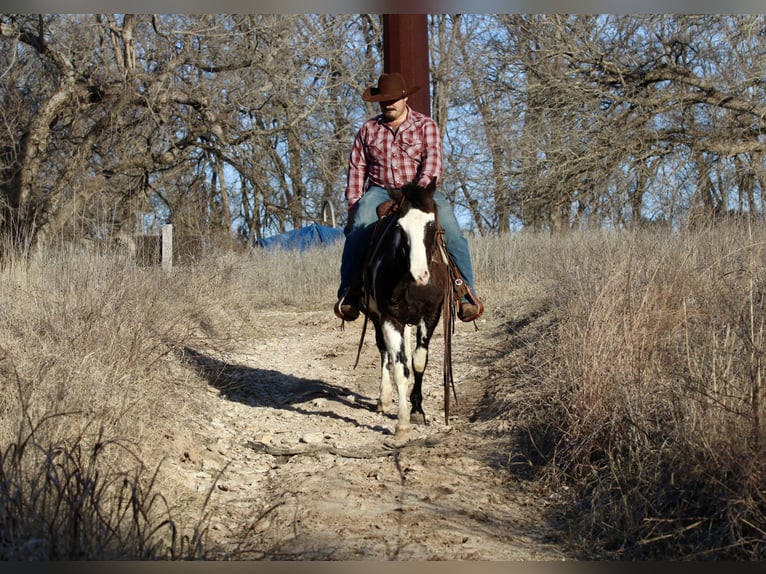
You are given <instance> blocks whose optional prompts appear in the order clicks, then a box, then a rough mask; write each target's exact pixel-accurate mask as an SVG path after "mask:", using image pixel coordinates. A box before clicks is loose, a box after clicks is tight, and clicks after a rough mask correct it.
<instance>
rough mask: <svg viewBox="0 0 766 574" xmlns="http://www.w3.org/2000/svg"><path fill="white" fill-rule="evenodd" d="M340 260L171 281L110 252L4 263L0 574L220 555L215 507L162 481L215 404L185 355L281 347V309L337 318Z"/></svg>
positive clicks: (300, 259) (0, 280)
mask: <svg viewBox="0 0 766 574" xmlns="http://www.w3.org/2000/svg"><path fill="white" fill-rule="evenodd" d="M339 249H340V248H339V247H336V248H334V250H332V249H328V250H326V256H324V257H317V256H316V255H300V254H298V255H296V254H294V253H277V254H266V253H262V252H255V253H253V254H251V255H249V256H246V255H237V254H225V255H218V256H210V257H209V258H207V259H206V260H205V261H204V262H202V263H201V264H200V265H197V266H194V267H177V268H174V269H172V270H170V271H167V272H166V271H163V270H162V269H159V268H151V267H138V266H136V265H135V264H134V263H133V262H131V261H129V260H127V259H125V258H124V257H120V256H118V255H115V254H109V253H96V252H83V251H78V250H69V251H67V250H60V251H46V252H37V253H32V254H26V255H16V256H14V255H12V254H11V253H12V252H11V251H10V250H6V251H5V257H4V260H3V267H2V269H0V379H1V380H2V386H1V387H0V559H6V560H7V559H12V560H26V559H42V560H46V559H141V560H145V559H159V558H162V559H165V558H168V559H176V558H183V559H188V558H205V557H209V556H212V555H215V552H216V550H215V549H214V548H211V547H210V544H208V543H207V542H208V541H207V540H206V538H205V535H206V520H207V509H206V504H207V502H208V498H207V497H206V496H198V497H193V496H192V495H190V494H184V493H182V492H179V491H178V490H177V488H176V487H175V486H174V485H173V484H170V483H165V482H163V480H162V477H163V472H161V471H162V465H163V463H164V459H165V456H166V453H165V452H163V449H162V444H163V437H164V436H171V435H174V434H178V433H184V432H185V429H187V428H189V427H190V426H191V425H192V424H193V422H194V421H195V420H197V419H199V418H201V417H204V416H205V410H206V409H205V401H206V400H208V397H206V392H205V390H206V388H207V382H206V381H205V380H204V379H202V378H201V377H200V376H199V375H198V374H197V373H196V372H195V370H194V369H192V368H190V367H189V365H188V364H187V363H186V361H185V360H184V349H185V348H186V347H192V348H196V349H199V348H211V347H216V346H218V347H221V348H224V347H226V346H227V345H229V344H237V343H238V342H240V341H241V340H242V339H243V338H251V337H253V336H268V333H261V332H259V331H258V321H257V315H258V313H261V312H264V311H268V310H269V309H274V308H279V309H281V308H284V307H293V308H299V309H300V308H303V309H305V308H311V307H312V306H315V305H322V304H328V301H331V300H332V296H333V293H334V290H335V288H336V282H337V263H336V262H337V261H339V259H340V251H339ZM9 254H10V255H9ZM330 305H331V303H330ZM190 508H191V509H193V508H198V510H197V512H196V516H195V517H194V518H193V519H192V520H191V521H189V519H188V517H189V515H190V514H191V515H192V516H194V515H195V513H194V511H192V512H189V509H190ZM181 509H183V510H184V512H183V513H181V512H180V510H181ZM182 520H186V522H187V523H182V522H181V521H182Z"/></svg>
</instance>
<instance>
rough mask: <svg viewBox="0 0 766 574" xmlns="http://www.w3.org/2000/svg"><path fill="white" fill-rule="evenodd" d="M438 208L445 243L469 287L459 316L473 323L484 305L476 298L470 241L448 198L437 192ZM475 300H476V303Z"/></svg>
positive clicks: (435, 197)
mask: <svg viewBox="0 0 766 574" xmlns="http://www.w3.org/2000/svg"><path fill="white" fill-rule="evenodd" d="M434 200H435V201H436V206H437V207H438V208H439V223H440V224H441V226H442V227H443V228H444V241H445V243H446V244H447V251H449V254H450V255H451V256H452V259H453V260H454V261H455V265H457V268H458V269H460V273H462V274H463V280H464V281H465V282H466V284H467V285H468V292H469V297H468V298H464V300H463V301H461V305H460V309H459V313H458V314H459V316H460V319H462V320H463V321H473V320H474V319H478V318H479V316H480V315H481V313H482V312H483V305H481V302H480V301H479V300H478V297H477V296H476V290H475V288H474V283H473V281H474V277H473V263H472V262H471V252H470V251H469V250H468V240H466V238H465V237H463V232H462V231H461V230H460V225H459V224H458V222H457V218H456V217H455V211H454V210H453V208H452V204H451V203H450V202H449V200H447V197H446V196H445V195H444V194H443V193H441V192H440V191H437V192H436V194H435V195H434ZM473 299H476V300H475V301H474V300H473Z"/></svg>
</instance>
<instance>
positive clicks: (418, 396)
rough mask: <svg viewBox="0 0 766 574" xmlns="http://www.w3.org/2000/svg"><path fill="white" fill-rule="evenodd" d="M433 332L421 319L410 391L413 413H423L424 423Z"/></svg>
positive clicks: (413, 357) (424, 421) (413, 359)
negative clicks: (424, 391) (425, 375)
mask: <svg viewBox="0 0 766 574" xmlns="http://www.w3.org/2000/svg"><path fill="white" fill-rule="evenodd" d="M431 332H433V329H429V328H428V327H427V326H426V324H425V322H423V321H421V322H420V324H419V325H418V331H417V338H416V342H415V352H414V353H413V355H412V370H413V379H414V384H413V385H412V392H411V393H410V401H411V402H412V414H415V413H420V414H421V415H423V424H428V420H427V419H426V413H424V412H423V374H424V373H425V371H426V366H427V365H428V343H429V342H430V340H431V334H430V333H431Z"/></svg>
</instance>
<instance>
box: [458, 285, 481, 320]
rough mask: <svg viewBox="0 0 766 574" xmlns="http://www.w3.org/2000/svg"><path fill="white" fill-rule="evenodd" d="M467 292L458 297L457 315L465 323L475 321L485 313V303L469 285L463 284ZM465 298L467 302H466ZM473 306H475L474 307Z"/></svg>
mask: <svg viewBox="0 0 766 574" xmlns="http://www.w3.org/2000/svg"><path fill="white" fill-rule="evenodd" d="M463 285H464V287H465V290H466V294H465V295H464V296H463V297H458V298H457V316H458V317H459V318H460V320H461V321H463V322H464V323H470V322H471V321H475V320H476V319H478V318H479V317H481V316H482V314H483V313H484V304H483V303H482V302H481V301H480V300H479V298H478V297H477V296H476V294H475V293H474V292H473V290H472V289H471V288H470V287H468V285H466V284H463ZM464 299H465V302H464ZM472 307H475V309H474V308H472Z"/></svg>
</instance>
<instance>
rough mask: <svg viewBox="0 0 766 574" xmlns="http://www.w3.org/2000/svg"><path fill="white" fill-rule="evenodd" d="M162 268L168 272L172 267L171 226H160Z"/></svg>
mask: <svg viewBox="0 0 766 574" xmlns="http://www.w3.org/2000/svg"><path fill="white" fill-rule="evenodd" d="M161 253H162V268H163V269H165V270H169V269H171V268H172V267H173V224H172V223H168V224H166V225H163V226H162V249H161Z"/></svg>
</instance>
